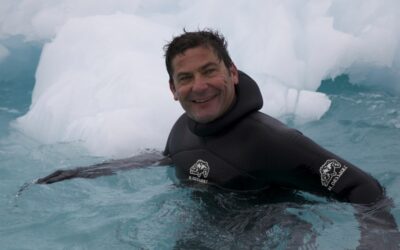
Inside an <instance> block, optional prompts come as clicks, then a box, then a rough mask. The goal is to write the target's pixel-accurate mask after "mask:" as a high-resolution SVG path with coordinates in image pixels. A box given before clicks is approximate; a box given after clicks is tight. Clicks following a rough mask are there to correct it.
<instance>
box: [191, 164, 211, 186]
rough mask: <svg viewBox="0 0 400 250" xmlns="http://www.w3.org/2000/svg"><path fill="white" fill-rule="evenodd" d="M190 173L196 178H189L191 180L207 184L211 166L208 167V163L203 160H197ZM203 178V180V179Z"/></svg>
mask: <svg viewBox="0 0 400 250" xmlns="http://www.w3.org/2000/svg"><path fill="white" fill-rule="evenodd" d="M189 173H190V174H191V175H194V176H189V180H193V181H198V182H201V183H207V182H208V181H207V180H205V179H206V178H207V176H208V173H210V166H208V162H206V161H203V160H197V162H196V163H195V164H193V166H191V167H190V169H189ZM202 176H203V178H201V177H202Z"/></svg>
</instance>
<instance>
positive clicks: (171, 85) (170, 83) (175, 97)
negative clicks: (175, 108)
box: [169, 80, 178, 101]
mask: <svg viewBox="0 0 400 250" xmlns="http://www.w3.org/2000/svg"><path fill="white" fill-rule="evenodd" d="M169 89H170V90H171V92H172V94H173V95H174V100H175V101H177V100H178V93H177V92H176V88H175V85H174V82H173V81H172V80H169Z"/></svg>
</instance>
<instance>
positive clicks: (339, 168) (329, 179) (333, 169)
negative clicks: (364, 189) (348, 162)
mask: <svg viewBox="0 0 400 250" xmlns="http://www.w3.org/2000/svg"><path fill="white" fill-rule="evenodd" d="M346 169H347V166H345V165H341V164H340V163H339V162H338V161H337V160H335V159H330V160H327V161H326V162H325V163H324V164H323V165H322V166H321V167H320V169H319V173H320V174H321V183H322V186H324V187H327V188H328V190H332V188H333V187H334V186H335V184H336V182H337V181H338V180H339V178H340V177H341V176H342V174H343V173H344V172H345V171H346Z"/></svg>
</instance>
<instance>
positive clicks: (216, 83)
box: [37, 30, 397, 244]
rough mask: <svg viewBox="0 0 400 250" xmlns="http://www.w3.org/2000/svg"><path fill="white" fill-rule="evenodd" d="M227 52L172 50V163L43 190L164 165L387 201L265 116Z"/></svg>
mask: <svg viewBox="0 0 400 250" xmlns="http://www.w3.org/2000/svg"><path fill="white" fill-rule="evenodd" d="M226 46H227V45H226V42H225V40H224V38H223V37H222V36H221V35H220V34H219V33H218V32H215V31H211V30H204V31H197V32H186V31H185V32H184V33H183V34H182V35H180V36H178V37H175V38H174V39H173V40H172V41H171V42H170V43H169V44H167V45H166V47H165V50H166V54H165V58H166V67H167V71H168V74H169V86H170V89H171V92H172V94H173V97H174V99H175V100H177V101H179V102H180V104H181V106H182V107H183V109H184V110H185V113H184V114H183V115H182V116H181V117H180V118H179V119H178V120H177V122H176V123H175V125H174V126H173V128H172V130H171V132H170V135H169V138H168V141H167V144H166V148H165V151H164V155H165V158H163V159H161V158H160V157H159V155H157V154H154V153H150V154H147V155H144V156H138V157H134V158H131V159H125V160H119V161H111V162H106V163H102V164H98V165H95V166H91V167H81V168H76V169H72V170H59V171H56V172H55V173H53V174H51V175H49V176H47V177H44V178H41V179H39V180H38V181H37V183H53V182H57V181H60V180H64V179H70V178H75V177H84V178H93V177H97V176H99V175H106V174H112V173H114V171H115V170H118V169H131V168H135V167H140V166H148V165H151V164H154V163H155V162H157V164H159V165H174V166H175V172H176V176H177V177H178V179H179V180H180V181H181V182H184V183H189V184H198V185H205V186H208V185H211V186H216V187H219V188H222V189H225V190H232V191H260V192H268V190H274V188H284V189H295V190H304V191H308V192H312V193H316V194H320V195H324V196H330V197H334V198H337V199H339V200H342V201H347V202H351V203H358V204H371V203H374V202H377V201H379V200H380V199H381V198H383V197H384V192H383V189H382V187H381V186H380V184H379V183H378V182H377V181H376V180H375V179H374V178H372V177H371V176H370V175H369V174H367V173H365V172H363V171H362V170H360V169H359V168H357V167H356V166H354V165H353V164H351V163H349V162H347V161H346V160H344V159H342V158H340V157H339V156H337V155H335V154H333V153H331V152H329V151H327V150H325V149H323V148H322V147H320V146H319V145H317V144H316V143H314V142H313V141H312V140H310V139H309V138H307V137H305V136H304V135H302V134H301V133H300V132H299V131H297V130H294V129H291V128H288V127H286V126H285V125H284V124H282V123H281V122H279V121H278V120H276V119H274V118H272V117H270V116H268V115H266V114H263V113H261V112H259V110H260V109H261V107H262V105H263V100H262V96H261V93H260V91H259V89H258V86H257V84H256V83H255V82H254V81H253V80H252V79H251V78H250V77H249V76H247V75H246V74H245V73H243V72H240V71H238V70H237V68H236V66H235V65H234V63H233V62H232V60H231V58H230V56H229V53H228V51H227V48H226ZM375 216H377V217H381V218H384V219H383V220H385V221H388V223H386V224H385V226H384V227H386V228H387V229H388V230H394V231H396V230H397V229H396V223H395V221H394V218H393V217H392V216H391V215H390V214H389V213H387V212H386V211H381V212H379V213H376V214H375ZM358 219H359V220H361V221H362V220H363V222H362V224H363V226H362V234H363V233H364V234H365V232H366V231H368V230H369V228H370V227H373V226H374V219H370V218H369V217H368V218H366V219H364V218H362V216H360V215H359V216H358ZM396 232H397V231H396ZM396 235H397V234H396ZM369 237H370V236H369ZM396 237H397V236H395V237H394V238H396ZM396 244H397V243H396Z"/></svg>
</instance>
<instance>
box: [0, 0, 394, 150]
mask: <svg viewBox="0 0 400 250" xmlns="http://www.w3.org/2000/svg"><path fill="white" fill-rule="evenodd" d="M399 5H400V2H399V1H397V0H385V1H382V0H354V1H344V0H335V1H333V0H296V1H294V0H293V1H289V0H287V1H280V0H279V1H278V0H269V1H240V0H230V1H213V0H201V1H200V0H198V1H184V0H180V1H178V0H177V1H157V0H151V1H139V0H138V1H132V0H129V1H128V0H125V1H123V0H113V1H111V0H110V1H104V0H103V1H95V0H90V1H67V0H65V1H52V0H40V1H39V0H21V1H14V0H2V1H1V4H0V6H2V7H0V60H1V58H2V57H3V60H7V57H6V55H7V53H8V52H7V48H5V47H2V46H1V39H2V38H3V39H4V38H7V37H10V36H15V35H23V36H24V37H25V39H27V40H35V41H36V40H37V41H44V42H45V46H44V49H43V52H42V56H41V59H40V63H39V66H38V69H37V73H36V84H35V89H34V92H33V96H32V105H31V107H30V110H29V112H28V113H27V114H26V115H24V116H22V117H21V118H19V119H18V120H17V122H16V126H17V127H18V128H19V129H21V130H22V131H24V132H25V133H27V134H29V135H30V136H32V137H34V138H36V139H38V140H40V141H42V142H44V143H55V142H65V141H67V142H68V141H81V143H82V144H83V145H84V146H85V147H86V148H87V149H88V150H89V152H91V153H92V154H94V155H101V156H107V157H110V156H111V157H123V156H129V155H132V154H134V153H136V152H137V151H138V150H140V149H143V148H158V149H162V148H163V147H164V143H165V140H166V137H167V135H168V132H169V129H170V128H171V126H172V125H173V122H174V121H175V120H176V118H177V117H178V116H179V115H180V114H181V113H182V111H181V109H180V106H179V104H178V103H176V102H174V101H173V99H172V95H171V94H170V93H169V89H168V84H167V81H168V77H167V74H166V72H165V69H164V62H163V51H162V46H163V44H165V43H166V42H167V41H169V40H170V39H171V38H172V36H174V35H177V34H179V33H180V32H181V31H182V28H184V27H186V28H187V29H189V30H193V29H197V28H204V27H212V28H216V29H219V30H220V31H221V32H222V33H223V34H224V35H225V37H226V38H227V40H228V43H229V50H230V53H231V56H232V58H233V60H234V61H235V63H236V65H237V66H238V68H239V69H241V70H243V71H245V72H246V73H248V74H249V75H250V76H252V77H253V78H254V79H255V80H256V81H257V82H258V83H259V85H260V88H261V91H262V94H263V97H264V107H263V109H262V111H264V112H266V113H268V114H270V115H272V116H275V117H278V118H279V117H282V116H286V115H293V116H294V118H295V121H296V122H299V123H303V122H308V121H312V120H317V119H320V118H321V117H322V116H323V114H324V113H325V112H326V111H327V110H328V109H329V107H330V100H329V98H328V97H327V96H326V95H325V94H323V93H318V92H316V90H317V89H318V87H319V85H320V83H321V80H323V79H327V78H333V77H336V76H338V75H340V74H343V73H346V74H349V76H350V78H351V81H352V82H354V83H357V82H359V83H360V82H361V83H364V84H381V85H387V86H390V87H391V88H393V89H398V90H399V93H400V87H399V85H400V84H399V79H400V78H399V72H400V50H399V41H400V39H399V38H400V30H399V23H400V20H399V18H400V15H399V14H400V13H399V10H400V6H399ZM8 56H12V55H8ZM383 76H384V77H383ZM376 79H385V81H384V82H379V81H377V80H376Z"/></svg>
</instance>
